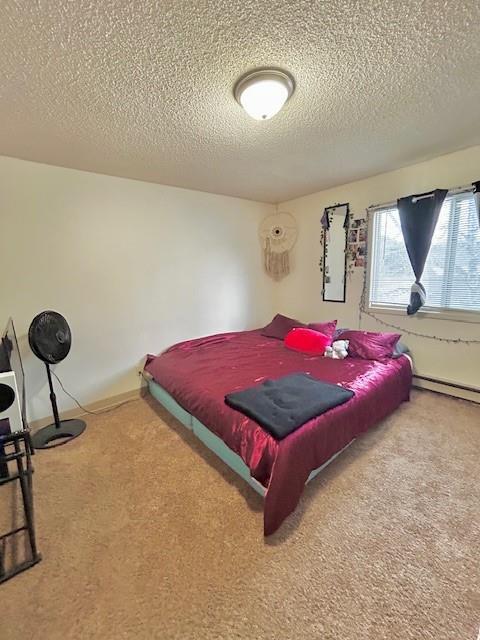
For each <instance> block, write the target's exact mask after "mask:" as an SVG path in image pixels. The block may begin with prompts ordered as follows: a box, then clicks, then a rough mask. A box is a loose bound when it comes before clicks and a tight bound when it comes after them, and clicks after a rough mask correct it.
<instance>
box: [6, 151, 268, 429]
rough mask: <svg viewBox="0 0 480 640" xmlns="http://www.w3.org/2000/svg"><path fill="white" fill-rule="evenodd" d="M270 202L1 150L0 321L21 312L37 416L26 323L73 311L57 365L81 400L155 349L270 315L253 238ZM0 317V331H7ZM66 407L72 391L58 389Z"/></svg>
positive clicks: (118, 388) (115, 387) (118, 383)
mask: <svg viewBox="0 0 480 640" xmlns="http://www.w3.org/2000/svg"><path fill="white" fill-rule="evenodd" d="M271 212H272V207H271V206H270V205H265V204H260V203H255V202H250V201H246V200H240V199H237V198H228V197H225V196H216V195H212V194H207V193H201V192H197V191H189V190H185V189H177V188H173V187H164V186H160V185H156V184H150V183H144V182H139V181H135V180H127V179H122V178H113V177H109V176H103V175H98V174H93V173H87V172H82V171H76V170H71V169H62V168H58V167H52V166H47V165H42V164H37V163H31V162H25V161H22V160H15V159H12V158H6V157H0V273H1V277H0V312H1V313H0V325H2V326H3V324H5V323H6V320H7V318H8V316H10V315H11V316H13V318H14V321H15V324H16V328H17V333H19V335H20V341H21V347H22V352H23V358H24V365H25V367H26V376H27V385H28V387H27V391H28V413H29V417H30V419H38V418H42V417H44V416H46V415H49V414H50V413H51V411H50V405H49V401H48V394H47V388H46V376H45V372H44V368H43V365H42V364H41V363H40V362H39V361H38V360H36V358H35V357H34V356H33V354H32V353H31V352H30V350H29V347H28V343H27V339H26V332H27V330H28V326H29V324H30V321H31V320H32V318H33V317H34V316H35V314H36V313H38V312H39V311H42V310H44V309H49V308H51V309H55V310H57V311H59V312H60V313H62V314H64V315H65V316H66V318H67V319H68V321H69V323H70V325H71V328H72V333H73V346H72V350H71V352H70V355H69V356H68V358H67V359H66V360H65V361H64V362H63V363H61V364H59V365H58V367H57V369H56V371H57V373H58V374H59V375H60V377H61V378H62V381H63V382H64V384H65V386H66V387H67V389H69V390H70V391H71V392H72V393H73V394H74V395H76V396H77V397H78V398H79V400H80V401H81V402H83V403H90V402H94V401H97V400H100V399H103V398H107V397H111V396H114V395H117V394H120V393H123V392H125V391H129V390H131V389H134V388H136V387H138V386H139V378H138V375H137V371H138V368H139V365H140V362H141V360H142V358H143V356H144V355H145V354H146V353H147V352H153V353H156V352H158V351H160V350H162V349H163V348H165V347H166V346H168V345H169V344H171V343H173V342H176V341H179V340H184V339H188V338H192V337H194V336H199V335H204V334H209V333H217V332H221V331H229V330H237V329H245V328H253V327H255V326H260V325H262V324H265V323H266V322H267V321H268V320H270V319H271V317H272V301H271V298H270V296H271V293H272V288H271V284H270V280H269V279H268V278H267V276H266V275H264V273H263V269H262V263H261V252H260V247H259V243H258V240H257V230H258V224H259V222H260V220H261V218H262V217H263V216H264V215H266V214H268V213H271ZM1 330H2V329H1V327H0V331H1ZM58 399H59V404H60V407H61V409H68V408H72V407H73V404H72V402H71V401H70V400H69V399H68V398H66V397H65V396H64V395H63V394H62V393H61V392H60V391H59V393H58Z"/></svg>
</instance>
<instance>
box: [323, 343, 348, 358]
mask: <svg viewBox="0 0 480 640" xmlns="http://www.w3.org/2000/svg"><path fill="white" fill-rule="evenodd" d="M323 355H324V356H325V357H326V358H333V359H334V360H343V359H344V358H346V357H347V356H348V340H335V342H333V343H332V346H331V347H327V348H326V349H325V353H324V354H323Z"/></svg>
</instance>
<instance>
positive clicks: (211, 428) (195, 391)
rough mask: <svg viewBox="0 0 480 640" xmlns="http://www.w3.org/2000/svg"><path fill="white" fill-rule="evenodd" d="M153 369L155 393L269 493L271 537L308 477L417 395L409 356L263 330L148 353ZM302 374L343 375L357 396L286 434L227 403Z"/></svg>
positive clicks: (335, 379)
mask: <svg viewBox="0 0 480 640" xmlns="http://www.w3.org/2000/svg"><path fill="white" fill-rule="evenodd" d="M145 371H146V373H147V375H148V379H149V389H150V392H151V394H152V395H153V396H154V397H155V398H156V399H157V400H158V401H159V402H160V403H161V404H162V405H163V406H165V407H166V408H167V409H168V410H169V411H170V412H171V413H172V414H173V415H175V417H177V418H178V419H179V420H180V421H181V422H182V423H183V424H184V425H185V426H187V427H189V428H191V429H192V430H193V431H194V433H195V434H196V435H197V436H198V437H199V438H200V439H201V440H203V441H204V442H205V444H206V445H207V446H209V447H210V448H211V449H212V450H214V451H215V452H216V453H217V454H218V455H220V457H221V458H222V459H223V460H224V461H225V462H226V463H227V464H229V465H230V466H231V467H232V468H233V469H234V470H235V471H237V473H239V474H240V475H242V477H244V478H245V479H246V480H247V481H248V482H250V484H251V485H252V486H253V488H254V489H256V490H257V491H258V492H259V493H261V494H262V495H264V497H265V501H264V534H265V535H266V536H268V535H270V534H272V533H274V532H275V531H276V530H277V529H278V527H279V526H280V525H281V524H282V522H283V521H284V520H285V518H286V517H287V516H288V515H289V514H290V513H291V512H292V511H293V510H294V509H295V507H296V505H297V504H298V501H299V499H300V496H301V494H302V491H303V487H304V486H305V483H306V482H307V481H308V480H309V479H312V478H313V477H314V476H315V475H316V474H317V473H318V472H319V471H320V470H321V468H323V466H325V464H326V463H328V462H330V460H331V459H332V458H333V457H335V456H336V455H338V454H339V453H340V452H341V451H342V450H343V449H344V448H346V447H347V446H348V445H349V444H350V443H351V442H352V441H353V440H354V439H355V438H356V437H357V436H358V435H360V434H361V433H364V432H365V431H367V430H368V429H369V428H371V427H373V426H374V425H375V424H377V423H378V422H379V421H380V420H382V419H383V418H385V417H386V416H388V415H389V414H390V413H392V412H393V411H394V410H395V409H396V408H397V407H398V406H399V405H400V404H401V403H402V402H403V401H405V400H408V399H409V394H410V387H411V381H412V369H411V363H410V361H409V358H408V357H407V356H405V355H403V356H400V357H399V358H396V359H393V358H390V359H388V360H386V361H382V362H380V361H376V360H364V359H361V358H350V357H349V358H346V359H345V360H333V359H330V358H324V357H319V356H309V355H306V354H302V353H299V352H297V351H291V350H289V349H287V348H286V347H285V345H284V344H283V342H282V341H281V340H277V339H274V338H268V337H265V336H263V335H262V334H261V330H260V329H259V330H254V331H243V332H234V333H224V334H218V335H214V336H208V337H205V338H199V339H195V340H189V341H187V342H182V343H179V344H176V345H174V346H172V347H170V348H169V349H167V350H166V351H164V352H163V353H161V354H160V355H158V356H148V358H147V362H146V365H145ZM297 372H305V373H308V374H311V375H312V376H314V377H316V378H318V379H320V380H323V381H325V382H331V383H334V384H337V383H340V384H342V385H343V386H345V387H347V388H350V389H352V390H353V391H354V392H355V396H354V397H353V398H352V399H351V400H349V401H348V402H347V403H345V404H343V405H340V406H338V407H335V408H333V409H330V410H329V411H327V412H326V413H324V414H323V415H321V416H318V417H316V418H313V419H312V420H310V421H308V422H306V423H305V424H304V425H303V426H301V427H300V428H298V429H297V430H296V431H294V432H293V433H291V434H290V435H289V436H287V437H286V438H284V439H283V440H276V439H275V438H274V437H273V436H271V435H270V434H269V433H268V432H267V431H265V430H264V429H263V428H262V427H261V426H260V425H259V424H257V423H256V422H255V421H253V420H252V419H250V418H248V417H247V416H245V415H243V414H242V413H240V412H238V411H236V410H235V409H232V408H230V407H229V406H227V405H226V404H225V401H224V398H225V395H226V394H228V393H231V392H233V391H239V390H242V389H245V388H247V387H251V386H253V385H256V384H259V383H261V382H262V381H263V380H265V379H267V378H279V377H281V376H284V375H287V374H290V373H297Z"/></svg>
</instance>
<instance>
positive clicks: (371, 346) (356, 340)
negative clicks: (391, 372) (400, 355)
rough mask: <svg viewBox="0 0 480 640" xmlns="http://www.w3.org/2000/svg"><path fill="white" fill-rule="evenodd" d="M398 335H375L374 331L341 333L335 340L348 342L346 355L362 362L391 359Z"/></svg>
mask: <svg viewBox="0 0 480 640" xmlns="http://www.w3.org/2000/svg"><path fill="white" fill-rule="evenodd" d="M400 338H401V335H400V334H399V333H376V332H374V331H350V330H347V331H342V333H341V334H340V335H339V336H338V337H337V338H336V339H337V340H348V341H349V345H348V354H349V355H350V356H352V357H353V358H363V359H364V360H383V359H385V358H391V357H392V355H393V350H394V349H395V345H396V344H397V342H398V341H399V340H400Z"/></svg>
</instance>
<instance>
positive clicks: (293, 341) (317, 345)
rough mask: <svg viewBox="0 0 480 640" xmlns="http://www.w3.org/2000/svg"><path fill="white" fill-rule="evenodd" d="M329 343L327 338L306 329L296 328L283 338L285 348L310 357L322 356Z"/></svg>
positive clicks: (317, 332)
mask: <svg viewBox="0 0 480 640" xmlns="http://www.w3.org/2000/svg"><path fill="white" fill-rule="evenodd" d="M330 342H331V340H330V338H329V337H328V336H326V335H324V334H323V333H320V332H319V331H315V330H314V329H308V328H307V327H296V328H294V329H292V330H291V331H289V332H288V334H287V335H286V337H285V346H286V347H288V348H289V349H293V350H294V351H301V352H302V353H308V354H309V355H312V356H323V354H324V353H325V349H326V348H327V347H328V346H329V345H330Z"/></svg>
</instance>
